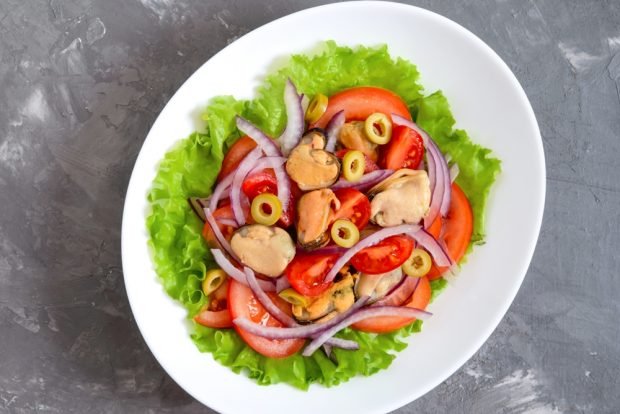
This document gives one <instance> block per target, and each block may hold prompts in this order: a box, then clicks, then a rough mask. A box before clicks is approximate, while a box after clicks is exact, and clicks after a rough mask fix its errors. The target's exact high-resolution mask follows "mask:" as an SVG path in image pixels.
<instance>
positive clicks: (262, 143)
mask: <svg viewBox="0 0 620 414" xmlns="http://www.w3.org/2000/svg"><path fill="white" fill-rule="evenodd" d="M235 122H236V123H237V128H238V129H239V131H241V132H243V133H244V134H245V135H247V136H248V137H250V138H251V139H252V140H253V141H254V142H256V144H258V146H259V147H260V148H261V149H262V150H263V152H264V153H265V155H267V156H269V157H280V156H282V152H281V151H280V148H278V145H277V144H276V141H274V140H273V139H271V138H269V137H268V136H267V135H266V134H265V133H264V132H263V131H261V130H260V129H259V128H258V127H256V126H254V125H253V124H252V123H251V122H250V121H248V120H247V119H244V118H242V117H240V116H239V115H237V117H236V118H235Z"/></svg>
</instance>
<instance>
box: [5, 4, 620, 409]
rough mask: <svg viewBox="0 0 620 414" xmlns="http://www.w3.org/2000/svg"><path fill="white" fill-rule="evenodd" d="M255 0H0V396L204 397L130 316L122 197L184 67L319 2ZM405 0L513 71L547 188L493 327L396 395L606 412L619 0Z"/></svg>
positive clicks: (613, 281)
mask: <svg viewBox="0 0 620 414" xmlns="http://www.w3.org/2000/svg"><path fill="white" fill-rule="evenodd" d="M265 3H266V4H264V5H261V6H259V5H258V2H253V1H251V0H238V1H224V0H218V1H201V0H179V1H172V0H140V1H138V0H49V1H34V0H2V1H1V2H0V412H8V413H30V412H51V413H69V412H79V413H84V412H89V413H93V414H95V413H144V412H149V413H202V412H209V410H208V409H206V408H204V407H203V406H201V405H200V404H199V403H198V402H196V401H194V400H193V399H192V398H191V397H190V396H188V395H187V394H186V393H185V392H184V391H182V390H181V389H180V388H179V387H178V386H177V385H176V384H175V383H174V382H173V381H172V380H171V379H170V378H169V377H168V376H167V375H166V374H165V373H164V371H163V370H162V369H161V368H160V367H159V365H158V364H157V363H156V362H155V360H154V359H153V357H152V356H151V354H150V352H149V350H148V349H147V348H146V346H145V344H144V342H143V341H142V339H141V337H140V334H139V333H138V330H137V328H136V325H135V323H134V321H133V318H132V316H131V312H130V310H129V307H128V303H127V298H126V295H125V292H124V288H123V282H122V269H121V259H120V224H121V207H122V203H123V197H124V192H125V188H126V185H127V182H128V179H129V174H130V172H131V168H132V166H133V163H134V160H135V158H136V156H137V153H138V151H139V149H140V146H141V144H142V141H143V139H144V137H145V135H146V133H147V131H148V129H149V127H150V125H151V124H152V122H153V121H154V119H155V117H156V116H157V114H158V112H159V111H160V110H161V109H162V107H163V105H164V104H165V103H166V101H167V100H168V99H169V98H170V97H171V95H172V94H173V93H174V91H175V90H176V89H177V87H179V85H180V84H181V83H182V82H183V80H184V79H186V78H187V77H188V76H189V75H190V74H191V73H192V72H193V71H194V70H195V69H196V68H198V67H199V66H200V65H201V64H202V63H203V62H204V61H205V60H207V59H208V58H209V57H210V56H212V55H213V54H214V53H216V52H217V51H218V50H220V49H221V48H222V47H224V46H226V45H227V44H229V43H230V42H232V41H233V40H235V39H236V38H237V37H239V36H241V35H243V34H245V33H247V32H249V31H250V30H252V29H254V28H256V27H258V26H260V25H262V24H264V23H266V22H268V21H270V20H272V19H274V18H277V17H280V16H284V15H286V14H288V13H291V12H293V11H296V10H299V9H302V8H306V7H310V6H312V5H317V4H320V3H322V2H320V1H302V0H296V1H284V0H278V1H269V2H265ZM267 3H268V4H267ZM413 3H414V4H417V5H419V6H422V7H425V8H428V9H430V10H433V11H436V12H439V13H441V14H443V15H445V16H447V17H449V18H451V19H453V20H455V21H457V22H459V23H461V24H462V25H464V26H465V27H467V28H468V29H470V30H471V31H472V32H474V33H475V34H477V35H478V36H480V37H481V38H482V39H483V40H484V41H486V42H487V43H488V44H489V45H490V46H491V47H492V48H493V49H495V50H496V51H497V52H498V53H499V55H500V56H501V57H502V58H503V59H505V61H506V62H507V63H508V65H509V66H510V67H511V68H512V70H513V71H514V72H515V74H516V75H517V77H518V78H519V80H520V81H521V83H522V85H523V87H524V88H525V90H526V92H527V94H528V96H529V98H530V100H531V102H532V105H533V106H534V110H535V112H536V114H537V116H538V120H539V123H540V128H541V131H542V135H543V139H544V145H545V151H546V156H547V168H548V170H547V174H548V182H547V185H548V187H547V188H548V191H547V205H546V211H545V218H544V222H543V228H542V233H541V237H540V240H539V243H538V248H537V251H536V254H535V256H534V260H533V263H532V265H531V267H530V270H529V272H528V275H527V277H526V279H525V282H524V284H523V287H522V288H521V291H520V292H519V295H518V296H517V298H516V301H515V302H514V304H513V305H512V307H511V308H510V311H509V312H508V314H507V316H506V317H505V318H504V320H503V322H502V323H501V324H500V326H499V328H498V329H497V330H496V331H495V333H494V334H493V335H492V336H491V338H490V340H489V341H488V342H487V343H486V344H485V345H484V346H483V347H482V349H481V350H480V351H479V352H478V353H477V354H476V355H475V356H474V357H473V358H472V359H471V360H470V361H469V362H468V363H467V364H466V365H465V366H464V367H463V368H462V369H460V370H459V371H458V372H457V373H456V374H455V375H454V376H452V377H451V378H449V379H448V380H447V381H446V382H445V383H443V384H441V385H440V386H439V387H437V388H436V389H435V390H433V391H432V392H430V393H429V394H427V395H426V396H424V397H423V398H421V399H419V400H418V401H415V402H413V403H411V404H409V405H408V406H406V407H403V408H402V409H401V410H399V411H398V412H399V413H414V412H415V413H442V412H446V413H582V412H583V413H616V412H620V392H619V391H620V386H619V382H618V377H619V376H620V323H619V322H618V319H619V318H618V316H619V314H620V305H619V303H620V302H619V301H618V298H619V296H620V280H619V278H618V277H619V272H618V268H619V267H620V260H619V257H620V255H619V254H618V249H619V248H620V217H619V213H618V211H620V209H619V206H620V184H619V183H620V173H619V169H620V136H619V133H620V2H618V1H602V0H589V1H578V0H573V1H564V0H550V1H543V0H530V1H522V0H501V1H500V0H498V1H491V0H484V1H472V0H468V1H462V2H449V1H434V0H419V1H413ZM309 30H312V26H311V25H310V26H309ZM524 168H527V166H524ZM498 277H501V273H498Z"/></svg>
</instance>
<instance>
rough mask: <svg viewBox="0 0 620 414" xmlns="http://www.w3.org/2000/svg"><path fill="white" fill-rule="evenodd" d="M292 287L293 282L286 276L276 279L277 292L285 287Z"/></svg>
mask: <svg viewBox="0 0 620 414" xmlns="http://www.w3.org/2000/svg"><path fill="white" fill-rule="evenodd" d="M290 287H291V283H290V282H289V281H288V278H287V277H286V276H280V277H279V278H277V279H276V292H278V293H280V292H282V291H283V290H284V289H288V288H290Z"/></svg>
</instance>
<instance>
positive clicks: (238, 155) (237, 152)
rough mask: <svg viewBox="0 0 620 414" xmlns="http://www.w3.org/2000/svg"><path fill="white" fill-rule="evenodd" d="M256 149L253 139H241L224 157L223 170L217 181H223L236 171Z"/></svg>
mask: <svg viewBox="0 0 620 414" xmlns="http://www.w3.org/2000/svg"><path fill="white" fill-rule="evenodd" d="M254 148H256V142H254V140H253V139H252V138H250V137H248V136H243V137H241V138H239V139H238V140H237V141H236V142H235V143H234V144H233V145H232V147H230V148H229V149H228V152H227V153H226V155H225V156H224V160H223V161H222V168H221V169H220V173H219V174H218V176H217V180H218V181H219V180H221V179H222V178H224V177H226V176H227V175H228V174H230V173H231V172H232V171H233V170H234V169H236V168H237V166H238V165H239V163H240V162H241V160H243V159H244V158H245V156H246V155H248V154H249V153H250V151H252V150H253V149H254Z"/></svg>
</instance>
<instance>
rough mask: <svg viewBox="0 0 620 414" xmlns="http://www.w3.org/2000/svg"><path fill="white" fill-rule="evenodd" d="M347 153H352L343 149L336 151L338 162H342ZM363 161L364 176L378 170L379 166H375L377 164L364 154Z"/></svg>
mask: <svg viewBox="0 0 620 414" xmlns="http://www.w3.org/2000/svg"><path fill="white" fill-rule="evenodd" d="M349 151H352V150H350V149H347V148H343V149H340V150H338V151H336V154H335V155H336V157H338V158H340V160H341V161H342V159H343V158H344V156H345V155H347V152H349ZM364 161H365V163H364V174H368V173H369V172H373V171H377V170H378V169H379V166H378V165H377V163H376V162H374V161H373V160H371V159H370V158H369V157H368V155H366V154H364Z"/></svg>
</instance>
